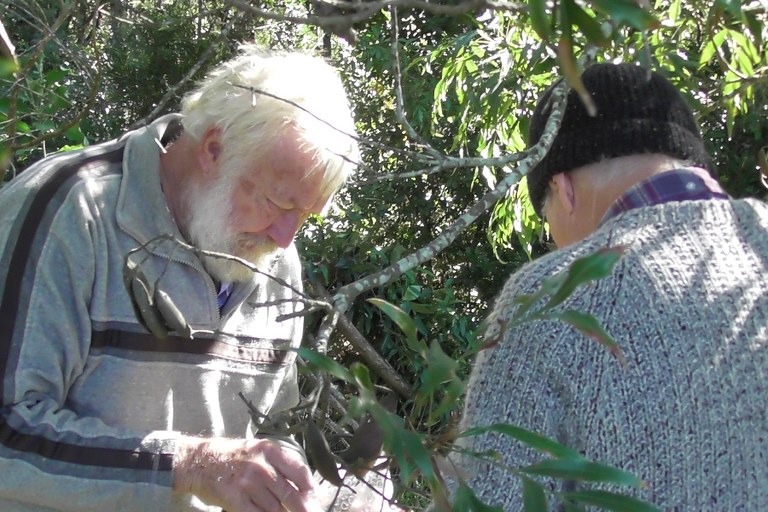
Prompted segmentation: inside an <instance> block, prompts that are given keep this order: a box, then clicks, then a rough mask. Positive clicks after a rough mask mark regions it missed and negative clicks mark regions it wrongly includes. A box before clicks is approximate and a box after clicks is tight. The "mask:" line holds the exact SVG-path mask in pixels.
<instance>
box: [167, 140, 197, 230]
mask: <svg viewBox="0 0 768 512" xmlns="http://www.w3.org/2000/svg"><path fill="white" fill-rule="evenodd" d="M193 142H194V141H193V140H192V139H191V137H189V136H188V135H187V134H183V135H181V137H179V139H178V140H176V141H175V142H174V143H173V144H170V145H169V146H168V147H167V148H166V151H165V152H164V153H161V154H160V185H161V187H162V189H163V195H164V196H165V201H166V203H167V204H168V209H169V210H170V212H171V216H172V217H173V219H174V221H175V222H176V226H177V227H178V228H179V231H180V232H181V234H182V235H183V236H184V238H187V233H186V227H185V226H186V224H187V219H186V215H185V214H184V208H183V203H184V191H183V187H182V186H181V184H182V183H184V178H185V175H186V174H189V172H190V171H192V170H193V165H194V161H193V160H192V158H191V157H190V155H194V148H193Z"/></svg>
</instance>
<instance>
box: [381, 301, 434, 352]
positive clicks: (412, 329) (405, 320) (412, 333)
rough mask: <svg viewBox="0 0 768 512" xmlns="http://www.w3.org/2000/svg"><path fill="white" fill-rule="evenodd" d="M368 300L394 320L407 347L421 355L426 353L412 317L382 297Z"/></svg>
mask: <svg viewBox="0 0 768 512" xmlns="http://www.w3.org/2000/svg"><path fill="white" fill-rule="evenodd" d="M368 302H370V303H371V304H373V305H374V306H376V307H377V308H379V309H380V310H381V311H382V312H383V313H384V314H385V315H387V316H388V317H389V318H391V319H392V321H394V322H395V323H396V324H397V326H398V327H400V330H402V331H403V333H404V334H405V340H406V343H407V344H408V347H409V348H410V349H411V350H413V351H414V352H416V353H418V354H421V356H422V357H424V356H425V354H426V347H425V346H424V344H423V343H421V342H420V341H419V339H418V334H417V333H418V328H417V327H416V322H414V321H413V318H411V317H410V316H408V314H407V313H406V312H405V311H403V310H402V309H400V308H399V307H397V306H395V305H394V304H392V303H390V302H387V301H385V300H382V299H368Z"/></svg>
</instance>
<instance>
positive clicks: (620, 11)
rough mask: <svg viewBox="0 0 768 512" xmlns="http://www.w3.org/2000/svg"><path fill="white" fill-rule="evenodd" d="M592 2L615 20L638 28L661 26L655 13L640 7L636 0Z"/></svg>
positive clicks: (601, 0) (597, 0)
mask: <svg viewBox="0 0 768 512" xmlns="http://www.w3.org/2000/svg"><path fill="white" fill-rule="evenodd" d="M592 3H593V4H595V5H596V6H597V7H598V8H599V9H600V10H601V11H603V12H604V13H606V14H608V15H609V16H610V17H611V18H613V19H614V20H615V21H617V22H619V23H623V24H626V25H629V26H631V27H633V28H636V29H637V30H648V29H651V28H657V27H658V26H659V21H658V20H657V19H656V18H655V17H654V16H653V14H651V13H650V12H648V11H646V10H645V9H643V8H642V7H640V5H639V4H638V2H637V1H636V0H593V1H592Z"/></svg>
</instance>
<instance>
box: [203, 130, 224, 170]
mask: <svg viewBox="0 0 768 512" xmlns="http://www.w3.org/2000/svg"><path fill="white" fill-rule="evenodd" d="M221 132H222V130H221V128H220V127H218V126H210V127H208V129H207V130H205V132H204V133H203V136H202V137H201V138H200V143H199V145H198V146H197V163H198V164H199V165H200V168H201V169H202V170H203V173H204V174H206V175H209V176H216V175H218V172H219V161H220V160H221V152H222V145H221Z"/></svg>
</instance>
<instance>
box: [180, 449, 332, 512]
mask: <svg viewBox="0 0 768 512" xmlns="http://www.w3.org/2000/svg"><path fill="white" fill-rule="evenodd" d="M173 489H174V492H176V493H179V494H181V493H192V494H194V495H196V496H197V497H198V498H200V499H201V500H203V501H204V502H206V503H208V504H210V505H218V506H220V507H222V508H223V509H224V510H226V511H227V512H273V511H275V512H285V511H288V512H319V511H320V510H322V509H321V508H320V505H319V504H318V503H317V502H316V500H315V497H314V492H315V483H314V480H313V478H312V475H311V473H310V471H309V468H308V467H307V466H306V464H305V463H304V460H303V459H302V458H301V456H300V455H299V454H298V453H295V452H292V451H291V450H287V449H283V448H281V447H280V445H278V444H277V443H275V442H273V441H269V440H266V439H248V440H244V439H221V438H213V439H197V438H188V439H186V440H185V441H182V442H181V444H180V446H179V449H178V450H177V453H176V457H175V459H174V480H173Z"/></svg>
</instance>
